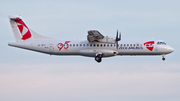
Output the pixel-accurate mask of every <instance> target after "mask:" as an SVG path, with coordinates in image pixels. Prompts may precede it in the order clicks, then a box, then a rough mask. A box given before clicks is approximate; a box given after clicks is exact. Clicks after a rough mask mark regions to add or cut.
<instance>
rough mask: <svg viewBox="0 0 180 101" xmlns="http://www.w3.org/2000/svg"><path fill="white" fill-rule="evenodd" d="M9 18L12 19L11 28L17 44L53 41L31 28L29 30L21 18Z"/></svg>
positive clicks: (16, 16)
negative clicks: (20, 42)
mask: <svg viewBox="0 0 180 101" xmlns="http://www.w3.org/2000/svg"><path fill="white" fill-rule="evenodd" d="M8 17H9V19H10V24H11V28H12V30H13V33H14V37H15V39H16V42H19V41H33V40H45V39H52V38H48V37H44V36H41V35H39V34H37V33H36V32H34V31H33V30H31V29H30V28H28V26H27V25H26V24H25V23H24V21H23V20H22V17H21V16H18V15H9V16H8Z"/></svg>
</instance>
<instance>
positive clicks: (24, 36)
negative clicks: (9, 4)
mask: <svg viewBox="0 0 180 101" xmlns="http://www.w3.org/2000/svg"><path fill="white" fill-rule="evenodd" d="M15 22H16V23H17V27H18V28H19V31H20V33H21V35H22V38H21V39H22V40H26V39H29V38H30V37H31V32H30V30H29V28H28V27H27V26H26V24H25V23H24V22H23V21H22V20H21V19H19V18H16V20H15Z"/></svg>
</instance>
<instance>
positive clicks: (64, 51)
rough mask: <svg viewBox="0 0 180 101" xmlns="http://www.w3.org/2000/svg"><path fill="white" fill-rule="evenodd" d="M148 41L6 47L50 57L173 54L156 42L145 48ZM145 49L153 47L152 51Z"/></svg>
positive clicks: (29, 43)
mask: <svg viewBox="0 0 180 101" xmlns="http://www.w3.org/2000/svg"><path fill="white" fill-rule="evenodd" d="M148 41H149V40H121V41H120V42H118V48H116V44H110V43H100V42H88V41H79V40H72V41H69V40H68V41H66V40H40V41H27V42H25V41H22V42H12V43H9V44H8V45H10V46H14V47H19V48H24V49H28V50H32V51H37V52H41V53H46V54H50V55H82V56H88V57H95V56H96V55H97V54H103V57H110V56H115V55H165V54H168V53H171V52H173V48H171V47H170V46H168V45H158V44H157V42H158V40H154V44H151V46H147V45H145V44H144V43H145V42H148ZM147 47H151V48H152V47H153V49H152V50H150V49H148V48H147Z"/></svg>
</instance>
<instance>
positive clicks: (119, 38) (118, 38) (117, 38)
mask: <svg viewBox="0 0 180 101" xmlns="http://www.w3.org/2000/svg"><path fill="white" fill-rule="evenodd" d="M120 40H121V32H120V33H119V37H118V30H117V34H116V49H118V41H120Z"/></svg>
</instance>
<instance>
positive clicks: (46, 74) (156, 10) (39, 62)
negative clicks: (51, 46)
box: [0, 0, 180, 101]
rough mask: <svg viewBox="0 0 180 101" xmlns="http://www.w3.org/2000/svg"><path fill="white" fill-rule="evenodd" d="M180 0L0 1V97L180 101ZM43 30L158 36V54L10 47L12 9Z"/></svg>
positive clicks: (4, 100) (66, 34) (74, 35)
mask: <svg viewBox="0 0 180 101" xmlns="http://www.w3.org/2000/svg"><path fill="white" fill-rule="evenodd" d="M179 5H180V1H179V0H136V1H134V0H126V1H124V0H123V1H120V0H105V1H104V0H99V1H98V0H86V1H85V0H65V1H64V0H54V1H47V0H36V1H30V0H29V1H21V0H0V35H1V36H0V42H1V44H0V47H1V50H0V51H1V55H0V101H121V100H123V101H180V96H179V95H180V86H179V85H180V59H179V56H180V54H179V52H180V48H179V43H180V40H179V39H180V34H179V32H180V6H179ZM12 14H18V15H21V16H22V17H23V19H24V20H25V22H26V24H27V25H28V26H29V27H30V28H32V29H33V30H35V31H36V32H37V33H38V34H41V35H43V36H49V37H54V38H57V39H68V40H70V39H80V40H81V39H84V40H86V36H87V31H88V30H92V29H95V30H99V31H100V32H101V33H102V34H103V35H108V36H112V37H114V36H115V35H116V31H117V29H118V30H119V31H121V33H122V39H152V38H154V39H161V40H164V41H165V42H166V43H167V44H168V45H170V46H171V47H173V48H174V49H175V51H174V52H173V53H172V54H169V55H167V56H166V61H162V59H161V58H162V57H161V56H116V57H111V58H105V59H103V61H102V63H100V64H98V63H97V62H96V61H95V60H94V58H88V57H81V56H50V55H47V54H42V53H37V52H32V51H29V50H23V49H19V48H14V47H10V46H8V45H7V43H8V42H14V41H15V39H14V37H13V33H12V30H11V27H10V24H9V20H8V17H7V16H8V15H12Z"/></svg>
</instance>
